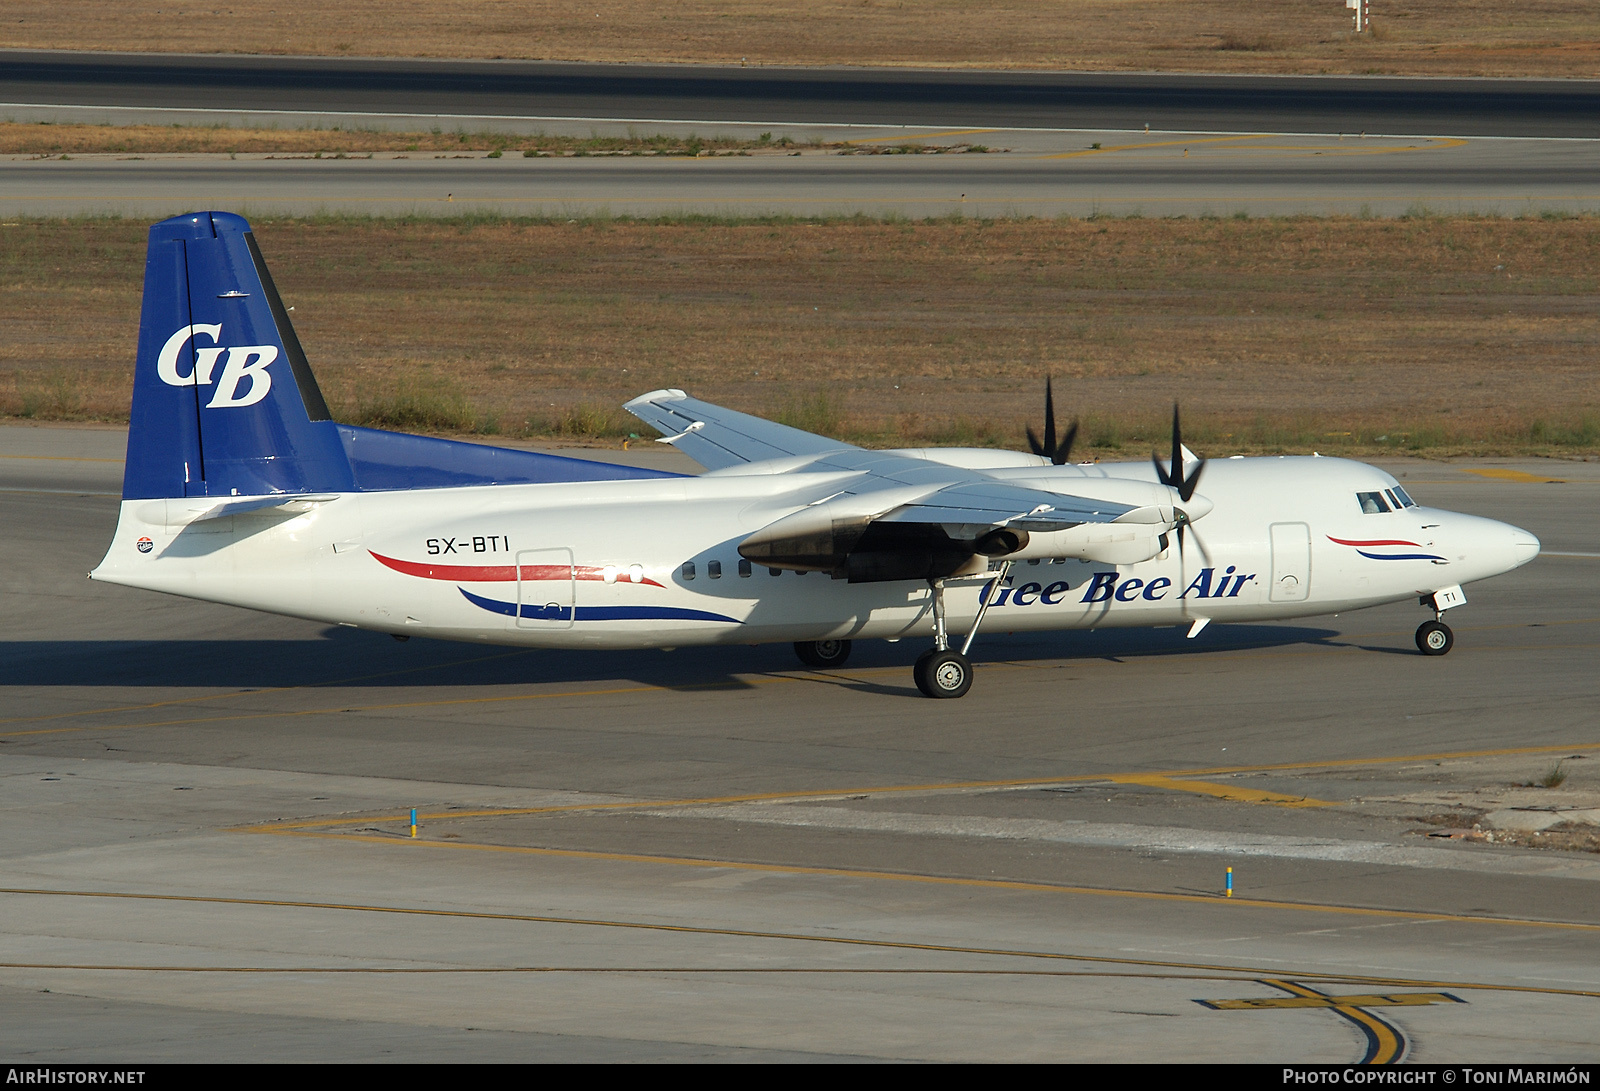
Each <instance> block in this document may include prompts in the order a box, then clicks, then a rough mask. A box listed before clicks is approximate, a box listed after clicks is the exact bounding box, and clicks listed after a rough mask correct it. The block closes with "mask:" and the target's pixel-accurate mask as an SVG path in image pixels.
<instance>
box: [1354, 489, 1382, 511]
mask: <svg viewBox="0 0 1600 1091" xmlns="http://www.w3.org/2000/svg"><path fill="white" fill-rule="evenodd" d="M1356 499H1357V500H1359V501H1361V510H1362V512H1363V513H1364V514H1367V515H1377V514H1379V513H1380V512H1385V511H1388V510H1389V505H1388V503H1386V502H1385V501H1384V499H1383V493H1381V492H1358V493H1356Z"/></svg>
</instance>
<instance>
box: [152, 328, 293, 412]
mask: <svg viewBox="0 0 1600 1091" xmlns="http://www.w3.org/2000/svg"><path fill="white" fill-rule="evenodd" d="M198 334H205V335H206V336H207V337H209V338H210V339H211V344H210V345H208V346H206V347H205V348H200V347H196V348H195V350H194V367H193V368H192V369H191V370H190V371H189V373H188V374H183V373H182V372H180V371H179V368H180V366H181V365H182V364H183V363H184V362H185V361H183V360H181V359H180V357H181V356H184V355H186V354H185V353H184V351H183V349H184V346H185V345H187V344H188V343H189V340H190V339H191V338H193V337H195V336H196V335H198ZM221 340H222V325H221V324H220V323H218V324H216V325H207V324H204V323H196V324H194V325H192V326H179V327H178V329H177V331H176V332H175V333H173V335H172V336H171V337H169V338H167V343H166V344H164V345H162V346H161V354H160V355H159V356H157V357H156V374H158V375H160V376H161V381H162V382H164V383H166V384H167V385H168V386H210V385H211V373H212V372H213V371H215V370H216V367H217V360H218V359H219V358H221V356H222V354H223V353H224V352H226V353H227V354H228V357H227V359H226V360H224V361H223V364H222V375H221V376H220V377H219V378H218V379H217V388H216V392H215V393H214V394H213V395H212V397H211V400H210V401H209V402H207V403H206V408H207V409H242V408H243V407H245V406H247V405H254V404H256V403H257V402H259V401H260V400H261V399H262V398H265V397H266V396H267V392H268V391H269V390H271V389H272V376H271V375H270V374H268V373H267V367H268V365H270V364H271V363H272V362H273V361H274V360H276V359H277V358H278V346H277V345H238V346H234V347H232V348H224V347H222V345H221V344H220V342H221ZM246 379H248V380H250V382H249V384H248V385H247V386H245V388H244V390H243V392H242V393H241V392H240V390H239V384H240V383H242V382H244V380H246Z"/></svg>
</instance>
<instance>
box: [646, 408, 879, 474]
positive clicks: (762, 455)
mask: <svg viewBox="0 0 1600 1091" xmlns="http://www.w3.org/2000/svg"><path fill="white" fill-rule="evenodd" d="M622 408H624V409H626V410H627V411H628V412H630V413H632V414H633V415H634V416H636V417H638V418H639V419H640V420H642V421H644V422H645V423H646V424H648V425H649V426H650V427H652V428H654V429H655V430H656V431H658V432H660V433H661V434H662V435H663V436H664V437H665V442H667V443H670V444H672V445H673V446H674V447H676V448H677V449H678V450H680V451H682V452H683V453H684V454H686V455H688V456H689V457H690V458H692V459H694V460H695V461H696V462H698V463H700V465H702V466H704V467H705V468H706V469H708V470H722V469H726V468H727V467H729V466H740V465H744V464H745V463H749V462H766V461H768V460H769V459H775V458H791V457H793V456H795V455H825V454H828V453H830V452H833V451H854V450H859V448H857V447H856V446H855V445H853V444H849V443H845V442H843V441H842V440H837V439H828V438H827V437H826V436H818V435H813V434H812V433H810V432H803V431H801V430H800V429H798V428H790V427H789V426H788V425H786V424H774V423H773V422H772V421H768V420H762V419H761V418H760V417H752V416H750V415H749V414H748V413H737V412H735V411H733V410H732V409H724V408H723V407H722V406H720V405H712V404H711V403H710V402H703V401H700V400H699V399H698V398H691V397H689V395H687V394H685V393H684V392H683V391H681V390H652V391H651V392H650V393H648V394H641V395H639V396H638V397H637V398H635V399H633V400H632V401H631V402H628V403H627V404H626V405H624V406H623V407H622Z"/></svg>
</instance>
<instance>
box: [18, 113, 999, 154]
mask: <svg viewBox="0 0 1600 1091" xmlns="http://www.w3.org/2000/svg"><path fill="white" fill-rule="evenodd" d="M991 150H993V149H990V148H988V147H986V146H984V145H981V144H960V143H946V144H920V143H915V142H912V141H904V142H901V143H898V144H893V143H891V144H878V143H873V144H857V143H851V142H847V141H842V142H833V143H825V142H822V141H811V142H806V143H798V142H796V141H795V140H793V139H791V138H789V137H786V136H778V137H774V136H773V135H772V134H771V133H763V134H761V135H760V136H758V137H757V138H756V139H754V140H732V139H722V138H713V137H703V136H694V135H663V134H657V135H652V136H589V137H575V136H552V135H549V134H546V133H541V134H538V135H534V136H526V135H519V134H514V133H484V132H466V131H465V130H452V131H449V132H446V131H444V130H443V129H436V130H433V131H431V132H380V131H375V130H364V129H247V128H233V127H230V126H227V125H210V126H198V125H58V124H54V123H51V122H33V123H24V122H0V155H30V156H35V157H38V158H49V157H53V156H74V155H90V154H110V155H128V156H135V155H164V154H183V153H212V154H215V153H235V154H259V153H273V154H282V155H297V156H310V157H313V158H317V159H320V158H323V157H324V156H327V157H330V158H337V159H345V158H350V157H355V156H360V155H362V154H363V153H365V155H366V156H367V157H369V158H370V157H371V156H372V154H373V153H375V152H395V153H400V154H408V153H412V152H415V153H417V154H418V155H419V156H425V155H438V156H441V157H442V156H446V155H449V156H454V155H459V154H461V153H463V152H472V153H480V154H486V155H488V156H490V157H496V156H499V155H521V156H527V157H532V158H542V157H579V156H669V157H696V158H698V157H702V156H708V155H739V156H747V155H772V156H777V155H797V154H801V153H803V152H834V153H839V154H848V155H905V154H919V155H961V154H970V153H975V152H976V153H982V152H988V151H991Z"/></svg>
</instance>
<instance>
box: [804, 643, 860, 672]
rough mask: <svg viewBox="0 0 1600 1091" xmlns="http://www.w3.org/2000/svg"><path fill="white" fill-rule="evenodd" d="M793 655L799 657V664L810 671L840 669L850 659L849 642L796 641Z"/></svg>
mask: <svg viewBox="0 0 1600 1091" xmlns="http://www.w3.org/2000/svg"><path fill="white" fill-rule="evenodd" d="M794 654H795V655H797V656H799V657H800V662H802V663H804V664H805V665H806V666H808V667H810V668H811V669H812V670H819V671H825V670H832V669H833V668H835V667H842V666H844V664H845V660H847V659H849V658H850V642H849V641H848V640H797V641H795V642H794Z"/></svg>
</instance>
